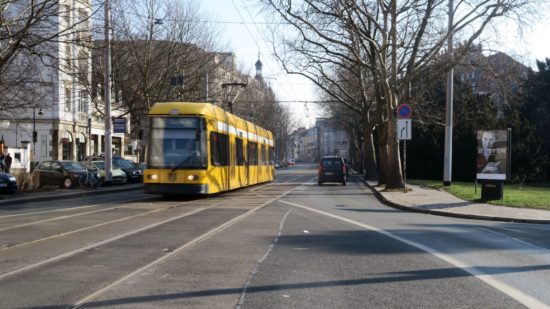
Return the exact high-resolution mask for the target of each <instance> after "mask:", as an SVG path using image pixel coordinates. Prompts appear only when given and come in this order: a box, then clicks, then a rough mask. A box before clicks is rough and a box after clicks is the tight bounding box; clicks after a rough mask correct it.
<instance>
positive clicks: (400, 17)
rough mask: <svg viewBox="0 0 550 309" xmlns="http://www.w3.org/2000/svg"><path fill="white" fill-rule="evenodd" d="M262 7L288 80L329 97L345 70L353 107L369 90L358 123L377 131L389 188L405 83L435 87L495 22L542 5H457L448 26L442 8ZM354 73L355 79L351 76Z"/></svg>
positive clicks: (281, 0) (398, 181)
mask: <svg viewBox="0 0 550 309" xmlns="http://www.w3.org/2000/svg"><path fill="white" fill-rule="evenodd" d="M261 2H262V3H263V4H264V7H265V8H266V9H268V10H269V12H275V13H276V15H278V16H279V17H280V18H281V19H282V23H281V24H280V25H279V28H278V29H275V30H274V31H277V32H274V33H276V34H277V35H274V44H273V47H274V51H275V53H276V54H277V57H278V58H279V60H280V62H281V63H282V64H283V65H284V67H285V69H286V70H287V72H288V73H291V74H300V75H303V76H305V77H306V78H308V79H310V80H311V81H313V82H314V83H315V84H317V85H318V86H319V87H320V88H321V89H323V90H325V91H327V90H329V91H330V89H328V88H327V86H326V81H327V80H329V81H332V85H333V86H334V87H336V88H337V89H339V88H340V87H339V86H338V82H339V80H338V78H335V76H338V75H337V72H338V71H339V70H347V71H349V72H350V74H348V75H347V76H350V77H352V76H354V78H355V79H356V81H355V84H356V85H362V86H365V87H362V88H360V89H361V91H363V93H364V95H363V97H364V98H365V100H363V101H362V102H358V103H359V106H361V104H362V105H363V106H366V105H367V104H369V100H368V99H367V94H369V91H368V89H369V88H370V89H372V95H371V98H373V103H375V105H376V108H375V110H376V117H374V118H375V119H363V121H369V122H370V121H373V122H374V123H375V124H376V130H377V135H378V139H379V141H380V143H379V144H378V153H379V155H380V158H379V160H378V163H379V171H380V182H381V183H384V184H386V187H387V188H402V187H403V186H404V183H403V178H402V174H401V163H400V157H399V146H398V145H399V144H398V141H397V140H396V134H395V121H396V120H395V118H396V117H395V108H396V107H397V105H398V104H399V102H402V101H410V99H411V96H410V93H411V92H410V91H409V89H410V87H411V84H413V83H414V82H415V81H416V80H418V79H423V81H424V83H423V85H426V86H429V85H431V84H433V83H434V82H435V81H437V80H440V79H441V77H442V76H443V73H444V72H446V71H447V70H449V69H450V68H451V67H452V66H454V65H455V63H456V62H457V61H458V60H459V59H461V57H463V56H464V55H465V54H466V53H467V52H468V50H469V49H470V48H471V47H472V46H473V45H474V42H475V41H476V40H477V39H479V38H480V36H481V34H482V33H483V32H484V31H485V30H486V29H487V28H489V27H490V26H491V23H492V22H493V21H495V20H497V19H500V18H513V19H520V16H526V15H525V14H527V16H529V15H528V14H529V13H530V12H532V11H533V5H534V4H536V3H537V2H540V1H537V0H500V1H496V2H495V1H489V0H463V1H459V2H458V3H456V5H455V6H454V7H453V8H452V13H451V15H453V17H454V18H453V19H454V22H453V24H452V25H451V26H450V27H448V23H447V13H448V2H447V1H434V0H411V1H404V2H402V1H397V0H387V1H371V0H362V1H357V0H331V1H323V2H319V1H312V0H304V1H299V2H292V1H286V0H261ZM451 35H454V36H455V37H457V38H460V39H461V40H462V41H463V42H465V43H464V46H463V49H461V50H460V51H459V52H457V53H455V55H453V54H452V53H449V52H448V51H447V50H446V47H447V41H448V38H449V37H450V36H451ZM357 67H358V68H359V69H357ZM354 68H355V69H354ZM354 70H355V71H356V72H357V73H360V74H357V73H355V74H353V73H354V72H353V71H354ZM366 72H368V74H366V75H365V74H363V73H366ZM339 90H341V89H339ZM331 94H333V93H331ZM336 97H341V94H336ZM338 100H339V101H341V103H342V104H347V106H348V107H349V108H351V109H358V106H357V105H355V104H351V103H350V102H354V100H350V99H349V98H346V97H341V98H339V99H338ZM365 110H369V111H370V109H363V113H364V112H365ZM367 115H370V114H367Z"/></svg>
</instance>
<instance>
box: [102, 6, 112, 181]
mask: <svg viewBox="0 0 550 309" xmlns="http://www.w3.org/2000/svg"><path fill="white" fill-rule="evenodd" d="M110 19H111V12H110V8H109V0H106V1H105V57H104V58H105V59H104V60H105V86H104V88H105V93H104V96H105V98H104V100H105V182H107V183H110V182H111V181H112V164H113V161H112V160H113V155H112V149H111V148H112V140H113V137H112V135H111V41H110V25H109V22H110Z"/></svg>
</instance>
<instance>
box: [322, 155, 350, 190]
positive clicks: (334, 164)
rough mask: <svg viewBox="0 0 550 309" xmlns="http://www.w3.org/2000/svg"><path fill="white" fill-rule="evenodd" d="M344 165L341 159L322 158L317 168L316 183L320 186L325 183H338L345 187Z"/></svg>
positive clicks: (332, 157)
mask: <svg viewBox="0 0 550 309" xmlns="http://www.w3.org/2000/svg"><path fill="white" fill-rule="evenodd" d="M346 167H347V166H346V163H345V162H344V159H343V158H342V157H338V156H327V157H323V158H322V159H321V161H320V162H319V166H318V168H317V183H318V184H319V185H322V184H323V183H325V182H338V183H341V184H342V185H344V186H345V185H346V181H347V177H346V174H347V173H346Z"/></svg>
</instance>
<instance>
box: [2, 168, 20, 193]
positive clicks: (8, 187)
mask: <svg viewBox="0 0 550 309" xmlns="http://www.w3.org/2000/svg"><path fill="white" fill-rule="evenodd" d="M16 191H17V179H15V176H13V175H12V174H8V173H4V172H0V193H2V194H5V193H15V192H16Z"/></svg>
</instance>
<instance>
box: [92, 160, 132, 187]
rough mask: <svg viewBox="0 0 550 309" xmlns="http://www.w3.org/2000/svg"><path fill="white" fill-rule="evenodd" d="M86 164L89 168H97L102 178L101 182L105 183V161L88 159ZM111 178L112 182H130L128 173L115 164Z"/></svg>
mask: <svg viewBox="0 0 550 309" xmlns="http://www.w3.org/2000/svg"><path fill="white" fill-rule="evenodd" d="M84 164H85V165H86V167H87V168H89V169H95V170H97V174H98V175H99V179H100V184H103V183H104V182H105V161H87V162H85V163H84ZM111 178H112V180H111V182H112V183H118V184H124V183H126V182H128V178H127V177H126V173H124V171H123V170H121V169H120V168H117V167H116V166H115V165H114V164H113V166H112V169H111Z"/></svg>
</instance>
